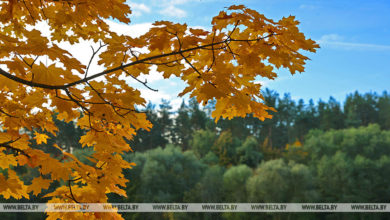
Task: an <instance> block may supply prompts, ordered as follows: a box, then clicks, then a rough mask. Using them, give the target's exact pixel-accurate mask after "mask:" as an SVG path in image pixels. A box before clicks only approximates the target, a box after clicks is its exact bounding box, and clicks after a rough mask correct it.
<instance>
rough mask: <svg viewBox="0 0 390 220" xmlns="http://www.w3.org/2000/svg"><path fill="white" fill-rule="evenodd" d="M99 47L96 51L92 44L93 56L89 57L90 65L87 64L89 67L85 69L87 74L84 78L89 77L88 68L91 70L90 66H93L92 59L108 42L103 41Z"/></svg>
mask: <svg viewBox="0 0 390 220" xmlns="http://www.w3.org/2000/svg"><path fill="white" fill-rule="evenodd" d="M99 44H100V45H99V48H98V49H97V50H96V51H95V49H93V47H92V46H91V49H92V56H91V58H90V59H89V62H88V66H87V69H86V70H85V76H84V79H85V78H87V75H88V70H89V67H90V66H91V63H92V60H93V58H94V57H95V56H96V54H97V53H98V52H99V50H100V49H102V48H103V47H105V46H106V45H107V44H102V42H100V43H99Z"/></svg>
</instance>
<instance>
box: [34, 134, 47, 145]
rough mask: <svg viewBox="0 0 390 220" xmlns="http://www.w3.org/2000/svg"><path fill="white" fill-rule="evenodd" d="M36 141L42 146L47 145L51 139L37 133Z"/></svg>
mask: <svg viewBox="0 0 390 220" xmlns="http://www.w3.org/2000/svg"><path fill="white" fill-rule="evenodd" d="M34 135H35V136H34V139H35V140H36V141H37V144H42V143H45V144H46V143H47V139H48V138H49V136H47V135H46V134H41V133H38V132H35V133H34Z"/></svg>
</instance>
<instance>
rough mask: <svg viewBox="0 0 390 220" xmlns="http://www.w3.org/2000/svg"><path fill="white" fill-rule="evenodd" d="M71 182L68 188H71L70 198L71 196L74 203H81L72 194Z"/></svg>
mask: <svg viewBox="0 0 390 220" xmlns="http://www.w3.org/2000/svg"><path fill="white" fill-rule="evenodd" d="M70 182H71V181H70V180H68V187H69V192H70V196H71V199H73V201H75V202H76V203H79V202H78V201H77V199H76V198H75V197H74V195H73V192H72V184H70Z"/></svg>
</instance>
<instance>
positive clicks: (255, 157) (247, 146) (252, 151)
mask: <svg viewBox="0 0 390 220" xmlns="http://www.w3.org/2000/svg"><path fill="white" fill-rule="evenodd" d="M259 149H260V145H259V143H258V142H257V140H256V139H255V138H254V137H252V136H248V137H247V138H246V140H245V141H244V143H243V144H242V145H241V146H240V147H238V148H237V150H236V151H237V156H238V163H239V164H246V165H248V166H250V167H252V168H254V167H256V166H257V165H258V164H259V163H260V161H261V160H262V159H263V154H262V153H261V152H259Z"/></svg>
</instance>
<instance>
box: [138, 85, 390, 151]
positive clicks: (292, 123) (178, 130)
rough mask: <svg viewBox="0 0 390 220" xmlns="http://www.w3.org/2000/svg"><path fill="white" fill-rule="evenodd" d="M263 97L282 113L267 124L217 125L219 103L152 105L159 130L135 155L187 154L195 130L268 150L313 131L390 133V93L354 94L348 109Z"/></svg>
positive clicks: (142, 134)
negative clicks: (226, 134)
mask: <svg viewBox="0 0 390 220" xmlns="http://www.w3.org/2000/svg"><path fill="white" fill-rule="evenodd" d="M263 94H264V98H265V102H266V104H267V105H269V106H271V107H274V108H275V109H276V110H277V112H271V114H272V115H273V118H272V119H267V120H265V121H260V120H258V119H256V118H253V117H251V116H248V117H246V118H234V119H232V120H228V119H221V120H219V121H218V123H217V124H215V123H214V120H213V119H212V118H211V116H210V115H211V111H212V110H213V108H214V104H215V103H213V102H210V103H209V104H208V105H207V106H206V107H205V108H204V109H203V110H202V109H200V107H199V105H198V103H197V102H196V100H195V99H191V100H189V103H188V105H187V104H186V103H185V102H184V101H183V102H182V104H181V106H180V108H179V109H178V110H177V111H176V112H174V111H172V107H171V105H170V104H169V102H168V101H166V100H162V104H160V105H159V109H156V107H155V105H153V104H151V103H149V104H148V106H147V107H146V112H147V115H148V118H149V120H150V121H151V122H152V123H153V125H154V127H153V128H152V130H151V131H150V132H148V131H139V132H138V134H137V136H136V137H135V139H134V140H133V141H132V146H133V148H135V150H136V151H146V150H149V149H152V148H156V147H158V146H161V147H164V146H166V144H168V143H172V144H174V145H176V146H180V147H181V148H182V149H183V150H187V149H189V147H190V140H191V138H192V136H193V134H194V133H195V131H198V130H207V129H208V130H211V131H215V132H216V133H220V132H223V131H227V130H229V131H230V132H231V134H232V135H233V136H234V137H237V138H239V139H241V140H243V139H245V138H246V137H248V136H253V137H255V138H256V140H257V141H258V142H259V143H264V144H265V145H266V146H267V147H269V148H279V149H280V148H284V147H285V146H286V144H289V143H294V142H295V141H297V140H299V141H301V142H302V141H303V138H304V136H305V134H307V133H308V131H309V130H312V129H321V130H325V131H327V130H330V129H343V128H349V127H358V126H367V125H369V124H372V123H376V124H379V125H380V127H381V129H385V130H387V129H390V114H389V112H390V94H388V93H387V92H383V93H382V94H381V95H378V94H376V93H366V94H359V93H358V92H355V93H353V94H350V95H348V96H347V97H346V100H345V101H344V103H343V106H342V105H341V104H340V103H339V102H338V101H336V100H335V99H334V98H333V97H330V98H329V100H328V101H327V102H324V101H321V100H320V101H319V102H318V103H317V104H315V103H314V102H313V100H310V101H309V103H305V102H304V101H303V100H302V99H301V100H299V101H298V102H295V101H294V100H292V99H291V96H290V95H289V94H284V96H282V97H281V96H280V95H279V94H278V93H277V92H275V91H272V90H269V89H266V90H265V91H263Z"/></svg>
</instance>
